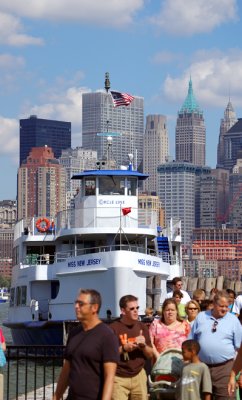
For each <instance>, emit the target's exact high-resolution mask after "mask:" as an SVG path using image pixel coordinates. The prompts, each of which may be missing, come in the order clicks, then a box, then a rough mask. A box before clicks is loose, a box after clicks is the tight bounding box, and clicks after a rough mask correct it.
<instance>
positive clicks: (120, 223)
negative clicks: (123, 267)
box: [119, 204, 122, 250]
mask: <svg viewBox="0 0 242 400" xmlns="http://www.w3.org/2000/svg"><path fill="white" fill-rule="evenodd" d="M119 215H120V221H119V245H120V250H121V244H122V236H121V232H122V219H121V218H122V215H121V204H120V213H119Z"/></svg>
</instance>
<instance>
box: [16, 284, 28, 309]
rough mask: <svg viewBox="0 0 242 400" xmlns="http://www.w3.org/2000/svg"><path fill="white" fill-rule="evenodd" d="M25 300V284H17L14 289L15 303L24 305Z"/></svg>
mask: <svg viewBox="0 0 242 400" xmlns="http://www.w3.org/2000/svg"><path fill="white" fill-rule="evenodd" d="M26 300H27V286H17V289H16V305H17V306H25V305H26Z"/></svg>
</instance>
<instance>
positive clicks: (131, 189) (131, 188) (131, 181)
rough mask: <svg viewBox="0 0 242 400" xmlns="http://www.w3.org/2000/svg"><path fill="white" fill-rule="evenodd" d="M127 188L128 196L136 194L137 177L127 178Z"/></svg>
mask: <svg viewBox="0 0 242 400" xmlns="http://www.w3.org/2000/svg"><path fill="white" fill-rule="evenodd" d="M127 190H128V196H136V195H137V179H136V178H127Z"/></svg>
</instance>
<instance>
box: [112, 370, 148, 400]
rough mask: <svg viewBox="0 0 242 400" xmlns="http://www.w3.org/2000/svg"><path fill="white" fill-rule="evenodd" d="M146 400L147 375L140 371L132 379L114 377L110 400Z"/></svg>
mask: <svg viewBox="0 0 242 400" xmlns="http://www.w3.org/2000/svg"><path fill="white" fill-rule="evenodd" d="M127 399H129V400H147V375H146V373H145V370H144V369H142V370H141V371H140V372H139V373H138V374H137V375H135V376H133V377H132V378H121V377H120V376H115V378H114V385H113V393H112V400H127Z"/></svg>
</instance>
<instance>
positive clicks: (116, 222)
mask: <svg viewBox="0 0 242 400" xmlns="http://www.w3.org/2000/svg"><path fill="white" fill-rule="evenodd" d="M41 219H42V217H41V216H40V217H34V218H31V219H30V218H26V219H22V220H20V221H18V223H17V224H16V225H15V232H14V240H15V239H16V238H18V237H21V236H22V235H24V236H26V237H27V236H28V235H41V236H43V235H45V236H46V235H48V236H50V235H54V236H58V235H59V234H60V232H61V230H66V229H78V228H110V227H112V228H116V229H118V228H119V227H120V225H121V226H122V229H124V228H146V229H147V228H148V229H156V227H157V212H155V211H153V210H147V209H139V208H135V207H132V212H130V213H129V214H127V215H125V216H124V215H123V214H122V212H121V208H120V207H108V208H102V207H85V208H74V209H68V210H64V211H60V212H59V213H58V214H57V215H56V217H54V218H53V217H49V216H46V219H47V220H49V221H50V226H49V229H46V230H44V231H39V230H38V228H37V226H38V224H37V221H38V220H41ZM36 224H37V225H36Z"/></svg>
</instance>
